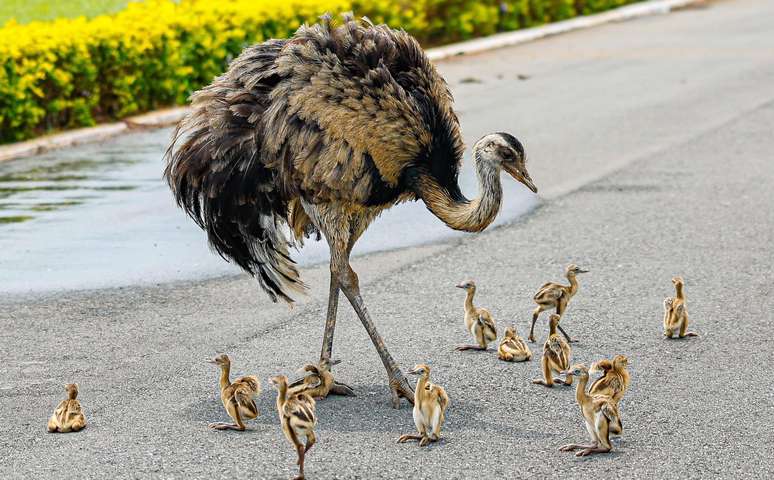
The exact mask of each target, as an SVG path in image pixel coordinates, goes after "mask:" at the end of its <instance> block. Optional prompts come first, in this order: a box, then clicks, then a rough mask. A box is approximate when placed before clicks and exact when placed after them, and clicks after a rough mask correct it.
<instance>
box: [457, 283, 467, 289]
mask: <svg viewBox="0 0 774 480" xmlns="http://www.w3.org/2000/svg"><path fill="white" fill-rule="evenodd" d="M455 287H457V288H465V284H464V283H460V284H459V285H455Z"/></svg>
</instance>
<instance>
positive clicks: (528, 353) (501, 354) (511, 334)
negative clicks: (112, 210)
mask: <svg viewBox="0 0 774 480" xmlns="http://www.w3.org/2000/svg"><path fill="white" fill-rule="evenodd" d="M497 358H499V359H500V360H503V361H506V362H526V361H528V360H530V359H532V350H530V348H529V346H527V343H526V342H525V341H524V339H523V338H521V337H520V336H519V334H518V333H516V327H514V326H510V327H508V328H506V329H505V336H503V339H502V340H501V341H500V345H499V347H497Z"/></svg>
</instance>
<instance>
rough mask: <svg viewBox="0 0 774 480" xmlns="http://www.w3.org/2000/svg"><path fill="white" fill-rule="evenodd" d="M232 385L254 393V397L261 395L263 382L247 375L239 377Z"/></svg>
mask: <svg viewBox="0 0 774 480" xmlns="http://www.w3.org/2000/svg"><path fill="white" fill-rule="evenodd" d="M231 384H232V385H238V386H239V388H241V389H243V391H245V392H252V393H253V394H254V395H258V394H260V393H261V382H260V380H258V377H256V376H255V375H245V376H244V377H239V378H237V379H236V380H234V381H233V382H231Z"/></svg>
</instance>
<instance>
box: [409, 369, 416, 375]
mask: <svg viewBox="0 0 774 480" xmlns="http://www.w3.org/2000/svg"><path fill="white" fill-rule="evenodd" d="M408 373H409V374H410V375H419V370H409V372H408Z"/></svg>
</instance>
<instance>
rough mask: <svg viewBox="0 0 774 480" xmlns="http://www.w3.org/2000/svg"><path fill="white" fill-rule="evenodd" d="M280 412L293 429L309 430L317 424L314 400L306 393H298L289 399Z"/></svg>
mask: <svg viewBox="0 0 774 480" xmlns="http://www.w3.org/2000/svg"><path fill="white" fill-rule="evenodd" d="M282 412H283V414H284V416H285V417H286V418H288V420H289V422H290V424H291V425H292V426H294V427H305V428H309V427H312V426H314V424H315V423H317V417H316V416H315V402H314V399H313V398H312V397H311V396H309V395H308V394H306V393H298V394H295V395H293V396H292V397H290V399H289V401H287V402H285V407H284V408H283V410H282Z"/></svg>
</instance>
